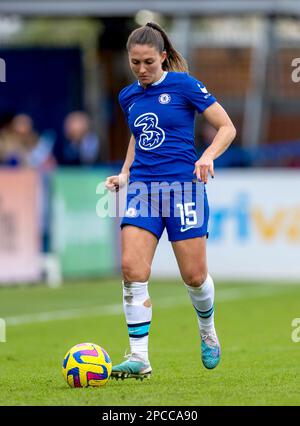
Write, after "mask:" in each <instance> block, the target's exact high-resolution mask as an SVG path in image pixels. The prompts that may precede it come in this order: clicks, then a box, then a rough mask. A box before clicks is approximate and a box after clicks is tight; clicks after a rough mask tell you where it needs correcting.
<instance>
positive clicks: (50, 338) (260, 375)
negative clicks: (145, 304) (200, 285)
mask: <svg viewBox="0 0 300 426" xmlns="http://www.w3.org/2000/svg"><path fill="white" fill-rule="evenodd" d="M150 295H151V298H152V303H153V320H152V325H151V330H150V331H151V332H150V360H151V364H152V368H153V374H152V377H151V379H150V380H144V381H143V382H141V381H136V380H134V379H130V380H124V381H120V380H119V381H113V380H110V381H109V382H108V383H107V385H106V386H104V387H103V388H85V389H71V388H69V387H68V385H67V384H66V383H65V382H64V380H63V377H62V374H61V364H62V361H63V357H64V355H65V353H66V352H67V350H68V349H69V348H70V347H71V346H73V345H75V344H77V343H82V342H94V343H97V344H99V345H101V346H103V347H104V348H105V349H106V350H107V352H108V353H109V355H110V357H111V359H112V362H113V363H119V362H120V361H122V360H123V355H124V352H125V350H126V348H128V349H129V346H128V338H127V330H126V323H125V319H124V317H123V314H122V296H121V284H120V283H119V282H118V279H115V280H112V279H110V280H108V279H102V280H99V281H98V282H78V283H66V284H64V285H63V286H62V287H61V288H58V289H51V288H47V287H46V286H42V285H38V286H31V287H26V288H25V287H24V288H22V287H21V288H20V287H14V288H1V289H0V317H1V318H4V319H5V320H6V322H7V328H6V342H5V343H0V358H1V375H0V383H1V389H2V391H1V396H0V405H97V406H116V405H128V406H130V405H131V406H135V405H145V406H149V405H160V406H167V405H170V406H172V405H173V406H176V405H177V406H180V405H186V406H187V405H196V406H201V405H300V391H299V376H300V363H299V353H300V352H299V351H300V342H299V343H295V342H294V341H293V340H292V337H291V336H292V332H293V327H292V320H293V319H294V318H298V317H300V304H299V300H300V286H298V285H288V284H287V285H280V284H272V283H268V284H262V283H257V284H253V283H239V284H238V283H236V284H233V283H231V284H230V283H220V282H217V283H216V303H215V312H216V315H215V318H216V327H217V331H218V335H219V339H220V342H221V346H222V359H221V362H220V364H219V366H218V367H217V368H216V369H215V370H206V369H205V368H204V367H203V366H202V363H201V359H200V339H199V336H198V330H197V319H196V314H195V312H194V309H193V308H192V306H191V304H190V301H189V298H188V295H187V292H186V289H185V288H184V286H183V285H182V284H181V283H180V281H179V280H177V281H171V280H168V281H164V280H152V281H151V284H150ZM298 335H300V333H298Z"/></svg>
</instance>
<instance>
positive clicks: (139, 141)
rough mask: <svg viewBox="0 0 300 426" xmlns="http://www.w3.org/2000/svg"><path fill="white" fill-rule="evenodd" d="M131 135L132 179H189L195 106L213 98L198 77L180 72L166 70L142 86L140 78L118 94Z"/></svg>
mask: <svg viewBox="0 0 300 426" xmlns="http://www.w3.org/2000/svg"><path fill="white" fill-rule="evenodd" d="M119 102H120V105H121V107H122V109H123V111H124V113H125V115H126V118H127V121H128V125H129V128H130V130H131V133H132V134H133V135H134V138H135V141H136V143H135V157H134V162H133V164H132V166H131V168H130V181H131V182H136V181H141V182H151V181H158V182H163V181H165V182H175V181H177V182H190V181H191V180H192V179H193V178H194V177H195V176H194V175H193V171H194V163H195V161H197V159H198V158H197V155H196V150H195V143H194V123H195V112H196V111H198V112H199V113H202V112H203V111H204V110H205V109H206V108H207V107H209V106H210V105H212V104H213V103H214V102H216V99H215V97H214V96H213V95H211V94H210V93H208V91H207V89H206V88H205V86H204V85H203V83H201V82H200V81H198V80H196V79H195V78H193V77H191V76H190V75H188V74H187V73H182V72H164V74H163V76H162V78H161V79H160V80H159V81H157V82H155V83H153V84H151V85H149V86H147V87H146V88H143V87H142V86H141V85H140V83H139V82H138V81H136V82H135V83H133V84H131V85H130V86H127V87H125V88H124V89H123V90H122V91H121V92H120V94H119Z"/></svg>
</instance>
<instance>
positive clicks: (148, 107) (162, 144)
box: [106, 22, 236, 379]
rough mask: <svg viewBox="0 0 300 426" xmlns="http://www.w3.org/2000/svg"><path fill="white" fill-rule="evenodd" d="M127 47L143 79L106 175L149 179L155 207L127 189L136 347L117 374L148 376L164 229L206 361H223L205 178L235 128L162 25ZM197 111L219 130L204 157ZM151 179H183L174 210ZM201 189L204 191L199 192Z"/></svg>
mask: <svg viewBox="0 0 300 426" xmlns="http://www.w3.org/2000/svg"><path fill="white" fill-rule="evenodd" d="M127 50H128V55H129V63H130V67H131V70H132V72H133V74H134V75H135V76H136V78H137V81H136V82H135V83H133V84H131V85H130V86H128V87H125V88H124V89H123V90H122V91H121V92H120V95H119V101H120V105H121V107H122V109H123V111H124V113H125V116H126V118H127V121H128V125H129V127H130V130H131V133H132V136H131V138H130V142H129V146H128V150H127V155H126V159H125V162H124V165H123V168H122V170H121V173H120V174H119V175H118V176H110V177H108V178H107V180H106V187H107V188H108V189H109V190H111V191H117V190H118V189H119V188H120V187H121V186H122V185H124V182H126V181H127V180H128V179H129V185H130V184H132V183H137V182H143V183H144V185H145V187H146V189H147V191H146V192H145V191H144V192H143V191H140V197H139V201H140V204H143V205H145V204H146V205H147V209H146V212H148V213H149V214H139V213H138V211H137V209H136V206H137V205H136V204H134V207H132V203H131V202H132V201H136V199H135V197H133V195H132V194H129V193H128V195H127V210H126V213H125V216H124V218H123V220H122V223H121V228H122V231H121V236H122V274H123V306H124V312H125V317H126V322H127V326H128V333H129V340H130V349H131V354H130V355H128V356H127V357H128V359H127V360H126V361H124V362H122V363H121V364H118V365H115V366H114V367H113V369H112V377H116V378H119V377H120V378H122V379H123V378H130V377H135V378H141V379H143V378H144V377H149V376H150V374H151V372H152V368H151V365H150V362H149V358H148V334H149V329H150V323H151V318H152V307H151V301H150V297H149V293H148V280H149V277H150V271H151V263H152V260H153V256H154V253H155V249H156V247H157V244H158V241H159V239H160V237H161V235H162V232H163V230H164V228H166V229H167V232H168V238H169V240H170V241H171V243H172V247H173V250H174V253H175V257H176V260H177V263H178V266H179V270H180V273H181V276H182V279H183V281H184V283H185V286H186V288H187V291H188V293H189V296H190V298H191V302H192V304H193V306H194V308H195V311H196V314H197V318H198V325H199V332H200V338H201V354H202V362H203V364H204V366H205V367H206V368H208V369H212V368H215V367H216V366H217V364H218V363H219V361H220V353H221V350H220V344H219V341H218V337H217V334H216V331H215V326H214V283H213V280H212V278H211V276H210V275H209V274H208V270H207V263H206V237H207V222H208V203H207V197H206V192H205V184H206V183H207V180H208V175H209V174H210V175H211V177H214V160H215V159H216V158H217V157H219V156H220V155H221V154H222V153H223V152H224V151H225V150H226V149H227V148H228V146H229V145H230V144H231V142H232V141H233V139H234V138H235V135H236V131H235V128H234V126H233V124H232V122H231V120H230V118H229V117H228V115H227V113H226V112H225V111H224V109H223V108H222V106H221V105H220V104H219V103H218V102H217V101H216V99H215V98H214V96H213V95H211V94H210V93H209V92H208V91H207V89H206V88H205V86H204V85H203V83H202V82H200V81H198V80H196V79H195V78H193V77H191V76H190V75H189V74H188V69H187V64H186V61H185V60H184V58H183V57H182V56H181V55H180V53H178V52H177V51H176V50H175V49H174V47H173V46H172V44H171V42H170V40H169V38H168V36H167V34H166V33H165V32H164V31H163V29H162V28H161V27H160V26H159V25H158V24H156V23H151V22H150V23H148V24H147V25H145V26H143V27H141V28H138V29H136V30H134V31H133V32H132V33H131V34H130V36H129V38H128V42H127ZM195 112H199V113H201V114H203V116H204V117H205V119H206V120H207V121H208V123H210V124H211V125H212V126H213V127H214V128H215V129H216V130H217V133H216V136H215V138H214V139H213V141H212V143H211V144H210V145H209V146H208V148H207V149H206V150H205V151H204V153H203V154H202V156H201V158H200V159H197V157H196V151H195V148H194V115H195ZM153 182H156V183H162V182H164V183H163V184H162V188H167V187H168V186H169V185H173V183H174V182H177V184H178V185H179V189H178V185H177V187H176V188H177V189H175V191H173V192H172V191H169V192H168V194H169V198H170V200H169V201H170V202H169V207H170V214H169V215H164V214H163V212H162V209H161V204H160V203H164V202H165V195H162V196H161V195H160V196H159V197H160V198H159V200H158V202H156V203H154V202H153V199H154V198H155V197H154V195H157V192H158V191H157V189H153V188H154V187H153ZM187 183H188V184H189V185H190V186H189V187H188V188H191V189H188V190H187V192H188V194H187V195H188V196H189V197H190V198H189V199H190V201H189V202H185V199H186V198H184V197H185V195H186V194H184V193H183V192H184V188H185V187H184V185H186V184H187ZM129 187H130V186H129ZM155 188H157V187H155ZM172 188H173V186H172ZM197 189H198V195H199V193H201V194H202V196H198V195H197ZM199 189H202V192H201V191H200V192H199ZM181 191H182V193H181ZM189 191H190V192H189ZM154 192H155V194H154ZM178 192H179V194H178ZM176 196H177V198H176ZM178 196H179V198H178ZM175 198H176V200H175ZM178 200H179V201H180V202H178ZM199 200H200V201H199ZM156 201H157V200H156ZM197 203H198V205H197ZM150 204H151V209H150ZM153 212H154V213H153ZM144 213H145V211H144Z"/></svg>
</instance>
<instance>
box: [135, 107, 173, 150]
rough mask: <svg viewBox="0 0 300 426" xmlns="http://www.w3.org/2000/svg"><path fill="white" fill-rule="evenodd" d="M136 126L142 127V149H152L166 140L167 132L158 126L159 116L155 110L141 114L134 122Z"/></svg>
mask: <svg viewBox="0 0 300 426" xmlns="http://www.w3.org/2000/svg"><path fill="white" fill-rule="evenodd" d="M134 126H135V127H142V133H141V134H140V137H139V139H138V144H139V146H140V148H141V149H144V150H146V151H150V150H151V149H156V148H158V147H159V146H160V145H161V144H162V143H163V141H164V140H165V136H166V135H165V132H164V131H163V129H161V128H160V127H158V117H157V115H156V114H154V113H153V112H146V113H145V114H142V115H140V116H139V117H138V118H137V119H136V120H135V122H134Z"/></svg>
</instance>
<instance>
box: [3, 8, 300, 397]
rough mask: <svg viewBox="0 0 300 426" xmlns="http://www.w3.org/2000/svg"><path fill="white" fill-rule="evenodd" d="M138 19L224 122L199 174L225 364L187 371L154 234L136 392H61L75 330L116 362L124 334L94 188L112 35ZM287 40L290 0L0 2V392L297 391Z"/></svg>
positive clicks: (116, 272)
mask: <svg viewBox="0 0 300 426" xmlns="http://www.w3.org/2000/svg"><path fill="white" fill-rule="evenodd" d="M151 20H154V21H157V22H159V23H160V24H161V25H162V26H163V27H164V28H165V29H166V30H167V31H168V33H169V34H170V36H171V39H172V40H173V42H174V44H175V46H176V47H177V49H178V50H179V51H181V53H182V54H183V55H184V56H185V57H186V59H187V60H188V62H189V66H190V73H191V74H192V75H194V76H196V77H197V78H198V79H200V80H201V81H203V82H204V83H205V84H206V86H207V87H208V89H209V90H210V91H211V92H212V93H213V94H214V95H215V96H216V97H217V99H218V100H219V102H220V103H221V104H222V105H223V106H224V107H225V108H226V110H227V111H228V113H229V115H230V116H231V118H232V120H233V122H234V124H235V126H236V128H237V131H238V133H237V138H236V140H235V141H234V143H233V144H232V146H231V147H230V149H229V150H228V151H227V152H226V153H225V154H224V155H223V156H222V157H221V158H219V159H218V160H216V162H215V167H216V178H215V179H214V180H210V181H209V183H208V185H207V192H208V197H209V201H210V237H209V239H208V262H209V269H210V271H211V274H212V276H213V277H214V278H215V283H216V287H217V292H216V308H217V309H216V311H217V315H216V321H217V327H218V330H219V336H220V339H221V342H222V347H223V353H224V355H223V361H222V363H221V365H220V367H218V369H216V370H217V371H213V372H209V373H207V372H206V371H203V370H204V369H202V368H199V362H200V360H199V351H198V349H199V348H198V343H197V342H198V340H197V330H196V318H195V316H194V312H193V310H192V309H191V306H190V303H189V301H188V299H187V296H186V295H185V292H184V288H183V287H182V286H181V283H180V276H179V271H178V267H177V265H176V263H175V259H174V255H173V253H172V250H171V246H170V245H169V243H168V242H167V239H166V237H165V236H164V237H163V238H162V240H161V242H160V245H159V248H158V250H157V253H156V256H155V260H154V265H153V272H152V275H153V280H152V282H151V285H152V288H151V297H152V299H153V301H154V306H155V309H156V310H155V317H154V322H153V331H154V330H155V329H156V330H157V326H158V323H159V333H157V332H155V331H154V332H153V335H152V336H151V348H150V352H151V354H152V355H151V356H152V360H153V367H154V369H155V368H156V370H158V374H157V375H156V376H155V375H154V376H153V380H152V379H151V381H150V382H151V383H149V384H144V385H143V386H144V387H143V393H141V392H140V390H139V387H138V386H136V387H135V384H134V383H129V384H128V383H123V384H120V383H115V382H113V383H110V385H109V386H108V387H107V388H106V389H105V391H102V392H101V393H91V392H92V391H91V392H87V393H84V394H83V393H80V392H79V393H75V394H74V393H66V386H64V383H62V378H61V376H60V371H59V370H60V368H59V367H60V362H61V361H62V358H63V356H64V354H65V353H66V351H67V350H68V349H69V348H70V347H71V346H72V345H74V344H76V343H79V342H80V341H94V342H96V343H98V344H100V345H103V346H104V348H105V349H106V350H107V351H108V353H109V354H110V355H111V357H112V360H113V362H115V361H119V360H120V357H121V355H122V351H123V349H125V348H126V346H128V343H127V332H126V326H125V323H124V318H123V315H122V301H121V291H120V253H119V228H118V222H119V220H118V219H115V218H111V217H106V218H100V217H99V216H98V215H97V213H96V209H97V203H98V202H99V200H100V195H99V193H97V188H98V185H99V184H101V182H102V183H103V182H104V180H105V178H106V177H107V176H109V175H111V174H115V173H117V172H118V171H119V170H120V167H121V165H122V162H123V160H124V157H125V153H126V149H127V143H128V140H129V133H128V129H127V125H126V123H125V120H124V117H123V114H122V112H121V110H120V107H119V105H118V93H119V91H120V89H121V88H122V87H124V86H125V85H126V84H129V83H130V82H132V75H131V72H130V70H129V67H128V64H127V53H126V51H125V44H126V39H127V36H128V34H129V33H130V32H131V30H132V29H134V28H135V27H137V26H139V25H143V24H145V23H146V22H148V21H151ZM299 45H300V3H299V2H296V1H289V0H282V1H280V0H278V1H268V0H262V1H260V0H251V1H247V0H244V1H235V0H210V1H204V0H203V1H200V0H189V1H182V2H177V1H174V0H160V1H157V0H152V1H139V0H135V1H133V0H128V1H127V0H124V1H118V0H109V1H106V0H88V1H79V0H78V1H76V0H62V1H50V0H48V1H44V0H39V1H38V0H31V1H26V0H24V1H21V0H10V1H1V2H0V164H1V168H0V293H1V294H0V317H1V318H3V319H5V321H6V325H7V329H8V330H7V344H5V345H1V360H2V366H3V371H2V376H1V383H2V385H3V386H4V389H5V392H3V393H2V396H1V398H0V404H1V405H19V404H23V405H24V404H29V405H35V404H44V405H45V404H46V405H48V404H50V405H51V404H58V405H60V404H65V405H73V404H75V405H76V404H77V405H82V404H87V405H92V404H96V405H97V404H98V405H99V404H100V405H101V404H103V405H114V404H115V405H118V404H121V405H122V404H125V405H137V404H150V405H155V404H157V405H161V404H171V405H174V404H175V405H176V404H187V405H198V404H200V405H201V404H212V405H214V404H223V405H228V404H233V405H234V404H241V405H247V404H250V405H255V404H272V405H274V404H277V405H278V404H280V405H281V404H283V405H288V404H292V405H299V390H298V388H299V386H298V378H297V377H298V375H299V362H298V359H299V356H298V355H299V353H298V352H297V351H299V349H298V347H297V345H295V343H297V342H299V340H300V337H299V333H298V331H299V328H298V329H297V328H295V327H297V325H299V323H300V320H299V322H297V321H295V320H297V317H299V316H300V315H299V291H300V287H299V286H297V285H294V284H295V283H300V262H299V252H300V251H299V249H300V247H299V246H300V199H299V184H300V172H299V167H300V117H299V111H300V51H299ZM195 131H196V148H197V150H198V152H199V155H200V154H201V152H202V151H203V150H204V149H205V147H206V146H207V144H209V143H210V142H211V140H212V138H213V136H214V130H213V129H212V128H210V127H209V126H208V125H207V124H206V123H204V122H203V121H202V118H201V117H197V121H196V129H195ZM253 281H255V283H253ZM162 283H163V285H162ZM265 283H267V285H264V284H265ZM16 284H18V285H17V286H16ZM19 284H22V285H19ZM27 284H35V285H27ZM98 284H100V285H98ZM289 284H293V285H289ZM48 286H50V287H52V288H48ZM53 287H55V288H56V287H57V290H55V291H54V290H53ZM170 295H172V297H171V296H170ZM184 295H185V296H184ZM62 320H63V321H62ZM192 321H194V322H192ZM174 324H176V327H177V329H176V332H175V330H174V333H173V332H172V333H170V330H173V328H174ZM191 324H193V327H191ZM291 324H293V325H292V327H294V333H293V335H292V336H294V337H292V338H291V332H292V331H293V328H291ZM4 325H5V324H4ZM297 330H298V331H297ZM297 333H298V334H297ZM4 334H5V330H3V323H2V322H0V341H4V340H5V335H4ZM183 335H184V338H182V336H183ZM120 351H121V353H120ZM182 354H184V355H182ZM20 356H21V358H22V359H21V363H20ZM183 356H184V368H183V367H182V358H183ZM17 365H18V366H20V365H21V367H22V381H21V382H20V380H19V375H16V374H15V372H16V368H17V367H16V366H17ZM297 372H298V375H297ZM199 377H200V380H199ZM178 383H179V384H180V386H178ZM199 383H200V384H203V383H204V384H207V386H199ZM191 390H192V392H191Z"/></svg>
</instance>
